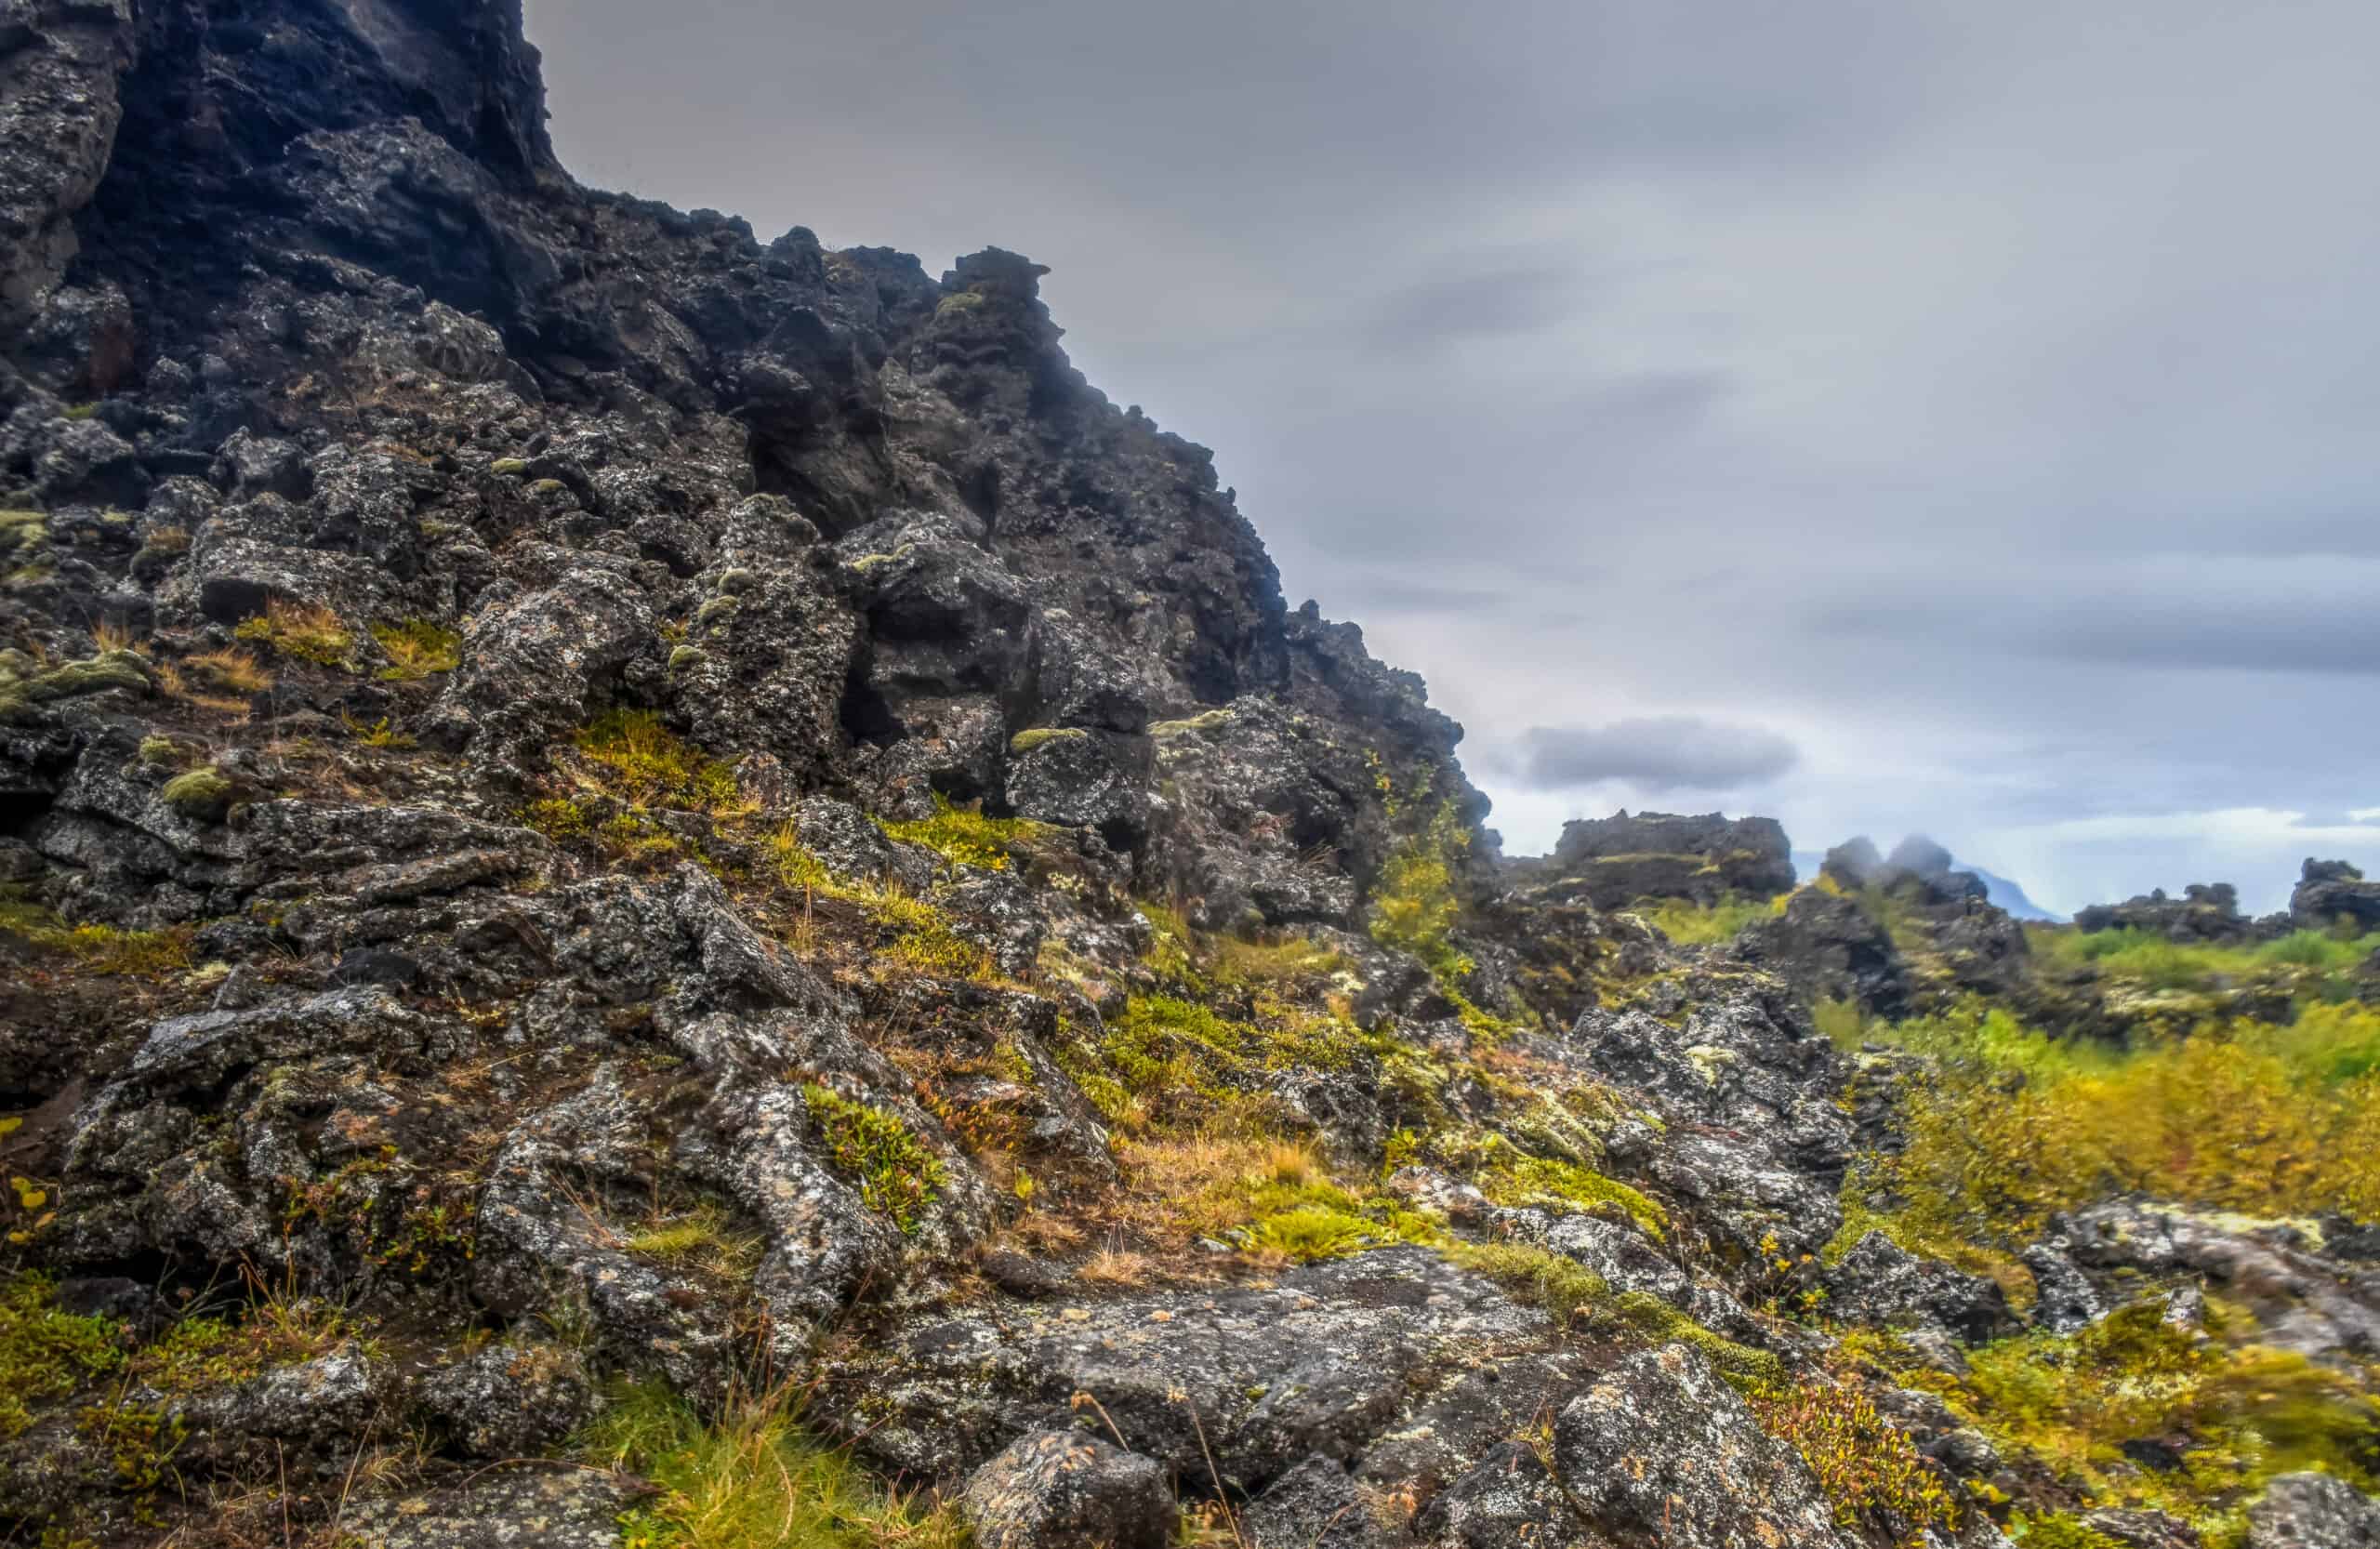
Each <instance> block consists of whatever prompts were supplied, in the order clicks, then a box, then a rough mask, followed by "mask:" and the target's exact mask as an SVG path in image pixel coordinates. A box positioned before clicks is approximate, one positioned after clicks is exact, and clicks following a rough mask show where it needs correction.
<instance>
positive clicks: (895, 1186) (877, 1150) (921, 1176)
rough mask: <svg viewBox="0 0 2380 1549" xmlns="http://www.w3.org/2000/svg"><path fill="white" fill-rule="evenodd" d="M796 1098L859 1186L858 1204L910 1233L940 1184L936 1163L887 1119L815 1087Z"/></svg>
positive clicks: (805, 1088)
mask: <svg viewBox="0 0 2380 1549" xmlns="http://www.w3.org/2000/svg"><path fill="white" fill-rule="evenodd" d="M801 1093H802V1096H803V1097H804V1098H806V1099H807V1100H808V1101H809V1104H810V1116H811V1119H812V1120H813V1122H815V1123H816V1125H817V1126H818V1134H819V1138H820V1139H822V1140H823V1141H825V1142H826V1154H827V1155H828V1156H829V1157H830V1158H833V1160H834V1163H835V1165H836V1166H837V1167H838V1168H840V1169H841V1170H842V1171H843V1172H847V1173H849V1174H851V1175H852V1176H853V1177H854V1178H856V1179H858V1180H859V1193H860V1198H861V1200H862V1201H864V1202H865V1203H866V1206H867V1207H868V1209H870V1210H873V1211H879V1212H881V1213H882V1214H884V1215H887V1216H889V1217H891V1218H892V1221H893V1225H896V1226H898V1227H900V1228H901V1230H902V1231H903V1233H905V1234H909V1233H915V1232H916V1231H917V1229H918V1225H919V1221H920V1220H921V1219H922V1218H923V1212H924V1211H925V1208H926V1207H927V1206H928V1205H930V1204H932V1203H933V1200H934V1198H935V1197H936V1196H937V1195H939V1194H940V1193H941V1192H942V1185H943V1184H944V1183H945V1181H946V1178H945V1173H944V1172H943V1166H942V1158H939V1157H936V1156H935V1155H934V1154H933V1153H932V1151H930V1150H928V1149H927V1148H926V1147H925V1145H924V1144H923V1143H922V1142H920V1141H919V1139H918V1137H917V1136H916V1135H914V1134H912V1133H910V1132H909V1127H908V1126H907V1125H906V1124H904V1123H902V1122H901V1120H899V1119H896V1118H894V1117H893V1115H891V1114H889V1113H885V1112H883V1111H882V1110H880V1109H878V1108H872V1107H870V1106H868V1105H866V1104H865V1103H857V1102H853V1100H852V1099H850V1098H848V1097H845V1096H844V1095H843V1094H842V1093H840V1092H837V1091H835V1090H834V1089H833V1088H832V1087H828V1086H826V1085H823V1084H822V1083H820V1082H816V1081H811V1082H807V1083H805V1084H804V1085H803V1087H802V1089H801Z"/></svg>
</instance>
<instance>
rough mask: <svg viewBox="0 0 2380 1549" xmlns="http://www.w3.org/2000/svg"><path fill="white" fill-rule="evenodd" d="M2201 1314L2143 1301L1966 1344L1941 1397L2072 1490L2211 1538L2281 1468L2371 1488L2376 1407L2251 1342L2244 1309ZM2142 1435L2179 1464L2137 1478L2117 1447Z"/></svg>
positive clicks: (2379, 1431)
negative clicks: (2072, 1323) (2171, 1519)
mask: <svg viewBox="0 0 2380 1549" xmlns="http://www.w3.org/2000/svg"><path fill="white" fill-rule="evenodd" d="M2207 1309H2208V1317H2207V1328H2206V1330H2205V1331H2204V1332H2201V1331H2198V1330H2195V1329H2191V1328H2188V1327H2185V1326H2181V1325H2179V1324H2176V1323H2175V1322H2173V1321H2169V1320H2168V1318H2167V1317H2166V1304H2165V1302H2164V1301H2163V1299H2162V1298H2157V1297H2151V1298H2148V1299H2145V1300H2143V1301H2139V1302H2135V1303H2133V1304H2130V1305H2127V1306H2123V1307H2120V1308H2118V1309H2117V1310H2116V1311H2114V1312H2112V1313H2110V1314H2109V1315H2108V1316H2107V1317H2104V1318H2102V1319H2100V1320H2099V1321H2098V1322H2097V1323H2095V1324H2093V1325H2091V1326H2090V1327H2089V1328H2086V1329H2084V1330H2083V1331H2080V1332H2078V1333H2075V1334H2072V1335H2069V1336H2067V1337H2064V1338H2059V1337H2057V1336H2055V1335H2051V1334H2047V1333H2041V1332H2036V1333H2030V1334H2024V1335H2020V1336H2018V1337H2016V1338H2014V1339H2009V1340H2003V1341H2001V1342H1999V1343H1998V1344H1990V1345H1987V1346H1984V1347H1983V1348H1981V1349H1978V1350H1975V1351H1972V1352H1970V1354H1969V1370H1968V1372H1967V1374H1966V1376H1965V1377H1964V1379H1962V1380H1959V1381H1958V1382H1956V1383H1955V1384H1948V1385H1947V1386H1945V1387H1944V1390H1943V1396H1944V1397H1945V1399H1946V1401H1948V1402H1949V1403H1950V1406H1951V1408H1952V1409H1953V1410H1955V1411H1957V1412H1959V1413H1960V1414H1961V1415H1962V1417H1963V1418H1966V1419H1969V1420H1971V1421H1972V1422H1973V1423H1976V1424H1977V1425H1979V1426H1980V1427H1981V1428H1982V1429H1984V1430H1985V1431H1986V1432H1987V1433H1988V1434H1990V1436H1992V1437H1993V1439H1994V1440H1995V1441H1996V1442H1998V1443H2000V1444H2001V1445H2002V1446H2003V1448H2008V1449H2022V1450H2024V1451H2025V1452H2027V1453H2029V1454H2030V1455H2031V1456H2032V1457H2034V1458H2035V1459H2037V1460H2038V1461H2040V1462H2041V1463H2043V1465H2044V1466H2045V1467H2047V1468H2048V1469H2049V1470H2050V1471H2051V1472H2052V1473H2053V1474H2054V1475H2055V1476H2056V1477H2057V1478H2059V1479H2060V1480H2061V1481H2062V1482H2064V1483H2065V1484H2067V1485H2069V1487H2071V1488H2074V1489H2079V1490H2082V1491H2084V1492H2086V1493H2087V1494H2089V1495H2090V1496H2091V1497H2092V1498H2094V1499H2106V1500H2121V1501H2126V1502H2136V1503H2140V1504H2144V1505H2149V1506H2153V1507H2155V1508H2157V1509H2159V1510H2164V1511H2170V1512H2173V1513H2175V1515H2177V1516H2183V1517H2185V1518H2188V1519H2194V1520H2195V1522H2196V1524H2197V1525H2198V1527H2199V1528H2200V1529H2201V1531H2202V1533H2203V1534H2205V1535H2206V1536H2208V1537H2210V1538H2211V1539H2214V1540H2216V1541H2221V1540H2222V1539H2223V1538H2225V1537H2227V1536H2228V1535H2227V1533H2226V1530H2225V1529H2227V1528H2228V1529H2236V1527H2237V1518H2236V1513H2237V1512H2238V1511H2239V1510H2240V1509H2241V1508H2243V1507H2244V1506H2245V1505H2246V1504H2247V1503H2250V1502H2253V1501H2254V1499H2255V1498H2256V1497H2257V1496H2259V1495H2261V1494H2262V1493H2263V1490H2264V1488H2265V1486H2266V1485H2268V1483H2269V1482H2270V1481H2271V1480H2272V1479H2273V1478H2274V1477H2275V1476H2279V1475H2281V1474H2287V1473H2293V1472H2296V1471H2299V1470H2303V1469H2319V1470H2322V1471H2326V1472H2329V1473H2333V1474H2335V1475H2337V1476H2339V1477H2341V1478H2343V1479H2346V1480H2347V1482H2349V1483H2350V1484H2353V1485H2354V1486H2355V1487H2356V1488H2357V1489H2363V1490H2370V1489H2373V1486H2374V1483H2375V1481H2374V1479H2373V1475H2372V1472H2371V1467H2372V1460H2373V1456H2374V1453H2373V1447H2374V1445H2375V1443H2380V1404H2375V1402H2374V1401H2373V1397H2371V1395H2370V1394H2368V1393H2367V1392H2365V1391H2364V1389H2363V1387H2362V1385H2361V1384H2360V1383H2359V1382H2358V1380H2357V1378H2356V1376H2355V1375H2354V1374H2353V1373H2351V1372H2348V1371H2344V1370H2334V1369H2332V1368H2329V1367H2324V1366H2318V1365H2316V1364H2315V1363H2313V1362H2311V1361H2309V1360H2307V1358H2306V1357H2303V1356H2300V1355H2297V1354H2295V1353H2294V1352H2291V1351H2284V1350H2279V1349H2275V1348H2272V1347H2270V1346H2268V1345H2262V1344H2257V1343H2256V1342H2255V1340H2256V1330H2255V1326H2254V1320H2253V1319H2252V1318H2250V1317H2248V1315H2247V1314H2246V1313H2245V1312H2244V1311H2242V1310H2241V1309H2238V1308H2234V1307H2230V1306H2228V1305H2226V1304H2223V1303H2222V1302H2220V1301H2219V1300H2216V1299H2209V1301H2208V1304H2207ZM2151 1437H2154V1438H2158V1439H2160V1440H2166V1441H2179V1442H2180V1443H2181V1465H2180V1467H2178V1468H2176V1469H2174V1470H2172V1471H2170V1472H2148V1473H2144V1472H2143V1471H2141V1470H2139V1469H2138V1468H2136V1467H2135V1466H2134V1465H2133V1464H2132V1463H2130V1461H2129V1460H2127V1459H2126V1458H2125V1456H2124V1454H2123V1451H2122V1448H2123V1445H2124V1443H2126V1442H2133V1441H2139V1440H2143V1439H2147V1438H2151ZM2052 1542H2055V1540H2053V1541H2052Z"/></svg>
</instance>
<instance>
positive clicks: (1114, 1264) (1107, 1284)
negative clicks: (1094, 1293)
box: [1075, 1248, 1157, 1291]
mask: <svg viewBox="0 0 2380 1549" xmlns="http://www.w3.org/2000/svg"><path fill="white" fill-rule="evenodd" d="M1075 1276H1076V1278H1078V1279H1079V1280H1081V1281H1082V1282H1083V1283H1084V1284H1085V1285H1092V1286H1098V1287H1100V1288H1101V1289H1102V1290H1106V1291H1137V1290H1139V1289H1140V1288H1141V1287H1143V1286H1144V1285H1147V1284H1148V1283H1149V1282H1150V1281H1151V1280H1152V1279H1154V1278H1156V1276H1157V1260H1155V1259H1153V1258H1151V1257H1149V1256H1148V1255H1147V1254H1146V1253H1136V1252H1133V1251H1131V1250H1130V1249H1115V1248H1103V1249H1101V1250H1100V1251H1098V1252H1096V1253H1093V1254H1092V1255H1091V1257H1090V1258H1088V1259H1086V1260H1084V1261H1083V1264H1082V1266H1081V1267H1080V1268H1078V1269H1077V1270H1076V1271H1075Z"/></svg>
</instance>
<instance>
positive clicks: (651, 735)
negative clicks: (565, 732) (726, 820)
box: [571, 709, 747, 814]
mask: <svg viewBox="0 0 2380 1549" xmlns="http://www.w3.org/2000/svg"><path fill="white" fill-rule="evenodd" d="M571 741H572V744H573V745H574V746H575V747H576V748H577V749H578V751H579V753H580V754H581V755H582V756H583V757H584V758H585V759H586V760H587V761H588V763H589V764H591V765H593V766H594V768H595V770H596V771H597V773H598V775H599V777H600V779H601V781H602V786H603V788H604V789H605V790H607V791H608V792H610V793H611V794H612V795H615V796H617V797H618V798H620V799H621V800H622V801H628V802H631V803H634V804H635V805H638V806H646V807H675V808H679V809H681V810H683V811H688V812H704V813H714V814H718V813H728V812H735V811H741V810H743V809H744V808H745V806H746V805H747V803H745V801H743V799H742V797H741V795H740V793H739V792H738V791H737V789H736V785H735V768H734V765H733V764H729V763H723V762H721V761H719V760H717V759H713V758H710V757H709V756H707V754H705V753H703V752H702V751H701V750H700V749H699V748H694V747H693V746H691V745H689V744H688V743H686V742H685V741H684V740H683V739H681V738H680V737H679V736H678V735H675V734H674V733H672V732H671V731H670V730H669V729H668V727H667V726H665V725H663V724H662V723H661V717H660V716H658V715H656V714H655V713H654V712H653V711H651V710H630V709H615V710H607V711H606V712H604V713H603V714H602V715H601V716H599V717H597V718H596V719H595V720H594V721H593V722H590V723H589V724H588V725H586V726H583V727H581V728H580V729H579V730H578V732H577V734H576V735H575V736H573V737H572V739H571Z"/></svg>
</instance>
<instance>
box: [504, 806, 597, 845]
mask: <svg viewBox="0 0 2380 1549" xmlns="http://www.w3.org/2000/svg"><path fill="white" fill-rule="evenodd" d="M516 815H517V816H518V817H519V819H520V821H521V826H522V827H524V828H535V829H536V831H537V832H539V833H541V834H543V835H545V836H546V837H547V838H548V839H549V840H552V841H554V842H556V843H557V844H561V843H567V842H569V841H572V840H577V839H585V838H587V837H588V834H590V833H592V832H593V831H594V827H595V825H594V820H593V819H592V818H590V817H588V815H587V809H586V808H584V807H582V806H580V805H579V804H578V803H577V802H575V801H571V800H570V799H569V798H567V797H559V796H549V797H546V798H544V799H542V800H539V801H532V802H530V803H529V804H528V805H526V806H524V807H522V809H521V811H520V812H519V813H518V814H516Z"/></svg>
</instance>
